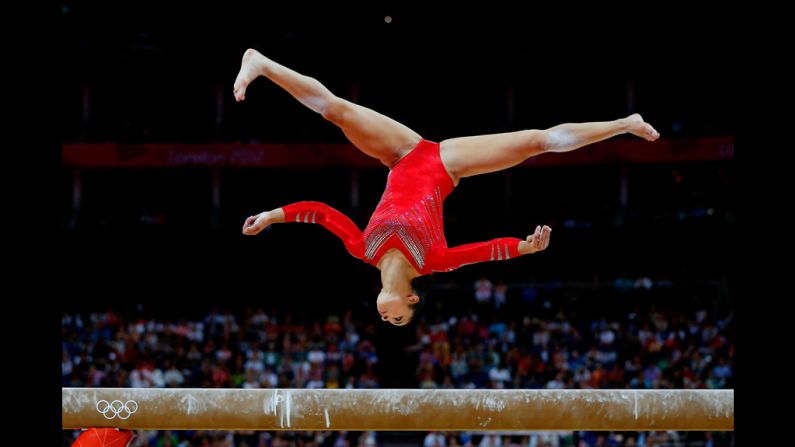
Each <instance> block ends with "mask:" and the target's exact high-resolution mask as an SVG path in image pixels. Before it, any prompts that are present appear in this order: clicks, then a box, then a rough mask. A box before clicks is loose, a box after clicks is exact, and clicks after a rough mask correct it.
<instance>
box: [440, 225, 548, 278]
mask: <svg viewBox="0 0 795 447" xmlns="http://www.w3.org/2000/svg"><path fill="white" fill-rule="evenodd" d="M551 233H552V229H551V228H549V227H548V226H546V225H544V227H543V228H542V227H541V226H537V227H536V231H535V233H534V234H531V235H530V236H527V238H526V239H525V240H522V239H517V238H515V237H502V238H497V239H492V240H490V241H486V242H474V243H471V244H465V245H459V246H457V247H452V248H447V249H445V250H444V251H442V252H441V253H439V254H438V255H436V256H435V257H434V258H433V259H432V260H431V269H432V270H433V271H437V272H449V271H452V270H455V269H457V268H459V267H461V266H464V265H467V264H474V263H476V262H485V261H502V260H507V259H511V258H515V257H518V256H522V255H528V254H531V253H535V252H538V251H541V250H544V249H545V248H547V247H548V246H549V236H550V234H551Z"/></svg>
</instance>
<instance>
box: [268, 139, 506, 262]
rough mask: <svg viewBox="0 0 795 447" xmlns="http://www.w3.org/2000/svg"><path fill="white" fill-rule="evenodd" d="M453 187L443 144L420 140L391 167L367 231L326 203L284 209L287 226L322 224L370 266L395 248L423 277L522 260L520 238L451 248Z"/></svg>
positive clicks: (499, 239) (297, 205) (302, 203)
mask: <svg viewBox="0 0 795 447" xmlns="http://www.w3.org/2000/svg"><path fill="white" fill-rule="evenodd" d="M453 188H454V186H453V181H452V180H451V179H450V176H449V175H448V174H447V170H445V168H444V165H443V164H442V160H441V158H440V156H439V143H434V142H431V141H427V140H421V141H420V142H419V143H418V144H417V146H415V147H414V149H412V150H411V152H409V153H408V154H406V155H405V156H404V157H403V158H401V159H400V160H398V162H397V163H396V164H395V165H394V166H392V168H391V169H390V172H389V176H388V177H387V182H386V189H385V190H384V194H383V196H381V201H380V202H379V203H378V206H377V207H376V209H375V211H374V212H373V215H372V217H370V222H369V223H368V224H367V228H365V229H364V232H362V231H360V230H359V228H358V227H357V226H356V224H354V223H353V221H351V220H350V219H349V218H348V217H346V216H345V215H344V214H342V213H340V212H339V211H337V210H335V209H334V208H331V207H330V206H328V205H326V204H324V203H320V202H298V203H293V204H290V205H286V206H284V207H282V209H283V210H284V217H285V222H304V223H318V224H321V225H323V226H324V227H326V228H327V229H328V230H330V231H331V232H332V233H334V234H335V235H336V236H337V237H339V238H340V239H341V240H342V242H343V243H344V244H345V248H346V249H347V250H348V252H349V253H350V254H351V255H353V256H354V257H356V258H358V259H361V260H363V261H365V262H367V263H368V264H371V265H377V264H378V261H379V260H380V259H381V256H383V254H384V253H385V252H386V251H387V250H389V249H390V248H397V249H398V250H400V251H401V252H402V253H403V254H404V255H405V256H406V259H408V260H409V262H411V264H412V265H413V266H414V268H415V269H416V270H417V271H418V272H419V273H420V274H423V275H427V274H429V273H431V272H449V271H451V270H454V269H457V268H458V267H461V266H462V265H466V264H472V263H475V262H482V261H495V260H503V259H510V258H512V257H517V256H520V254H519V242H521V239H517V238H513V237H504V238H497V239H492V240H491V241H487V242H476V243H472V244H466V245H460V246H458V247H453V248H448V247H447V241H446V240H445V238H444V224H443V221H442V205H443V203H444V199H445V198H447V196H448V195H449V194H450V192H452V190H453Z"/></svg>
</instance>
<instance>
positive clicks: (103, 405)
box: [97, 399, 138, 420]
mask: <svg viewBox="0 0 795 447" xmlns="http://www.w3.org/2000/svg"><path fill="white" fill-rule="evenodd" d="M97 411H99V412H100V413H102V416H105V419H114V418H119V419H122V420H124V419H128V418H129V417H130V416H132V415H133V413H135V412H136V411H138V402H136V401H134V400H128V401H127V402H122V401H120V400H114V401H113V402H108V401H106V400H105V399H102V400H101V401H99V402H97Z"/></svg>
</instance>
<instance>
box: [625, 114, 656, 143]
mask: <svg viewBox="0 0 795 447" xmlns="http://www.w3.org/2000/svg"><path fill="white" fill-rule="evenodd" d="M624 119H625V120H626V122H627V124H628V128H627V132H629V133H631V134H632V135H636V136H639V137H641V138H643V139H645V140H648V141H654V140H656V139H657V138H660V133H659V132H657V131H656V130H654V128H653V127H651V124H649V123H647V122H645V121H643V117H641V116H640V114H639V113H633V114H632V115H630V116H628V117H626V118H624Z"/></svg>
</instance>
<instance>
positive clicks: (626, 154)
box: [62, 136, 734, 168]
mask: <svg viewBox="0 0 795 447" xmlns="http://www.w3.org/2000/svg"><path fill="white" fill-rule="evenodd" d="M62 156H63V163H64V165H66V166H72V167H83V168H133V167H186V166H216V167H271V168H272V167H320V166H350V167H382V166H383V165H382V164H381V163H380V162H379V161H378V160H376V159H374V158H371V157H368V156H367V155H365V154H363V153H362V152H360V151H359V150H357V149H356V148H355V147H354V146H353V145H350V144H229V143H225V144H117V143H67V144H64V145H63V148H62ZM733 158H734V137H731V136H721V137H701V138H684V139H674V138H672V139H661V140H658V141H655V142H654V143H649V142H647V141H644V140H640V139H636V138H633V139H629V138H627V139H623V138H618V139H611V140H607V141H602V142H600V143H596V144H593V145H591V146H588V147H585V148H582V149H580V150H577V151H574V152H569V153H565V154H557V153H550V154H543V155H540V156H538V157H532V158H530V159H528V160H527V161H525V162H524V163H522V164H521V165H520V166H556V165H581V164H617V163H670V162H682V161H708V160H729V159H733Z"/></svg>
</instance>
